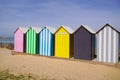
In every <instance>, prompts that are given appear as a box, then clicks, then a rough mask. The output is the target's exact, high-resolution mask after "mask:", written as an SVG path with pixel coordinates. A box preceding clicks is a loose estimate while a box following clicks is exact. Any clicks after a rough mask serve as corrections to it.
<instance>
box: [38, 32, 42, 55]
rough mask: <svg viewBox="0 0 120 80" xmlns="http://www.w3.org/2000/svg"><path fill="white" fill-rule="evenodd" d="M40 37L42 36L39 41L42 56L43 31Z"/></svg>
mask: <svg viewBox="0 0 120 80" xmlns="http://www.w3.org/2000/svg"><path fill="white" fill-rule="evenodd" d="M39 36H40V40H39V41H40V43H39V45H40V50H39V51H40V52H39V53H40V55H42V31H41V32H40V35H39Z"/></svg>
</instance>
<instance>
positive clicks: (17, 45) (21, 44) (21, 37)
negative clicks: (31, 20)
mask: <svg viewBox="0 0 120 80" xmlns="http://www.w3.org/2000/svg"><path fill="white" fill-rule="evenodd" d="M27 30H28V28H24V27H18V28H17V29H16V30H15V32H14V51H15V52H25V33H26V31H27Z"/></svg>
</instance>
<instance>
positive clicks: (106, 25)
mask: <svg viewBox="0 0 120 80" xmlns="http://www.w3.org/2000/svg"><path fill="white" fill-rule="evenodd" d="M105 27H110V28H112V29H113V30H115V31H116V32H118V33H120V32H119V29H118V30H117V29H116V28H114V27H112V26H111V25H110V24H108V23H107V24H105V25H104V26H103V27H102V28H101V29H99V30H98V31H97V32H96V34H97V33H99V32H100V31H101V30H103V29H104V28H105Z"/></svg>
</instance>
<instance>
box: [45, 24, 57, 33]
mask: <svg viewBox="0 0 120 80" xmlns="http://www.w3.org/2000/svg"><path fill="white" fill-rule="evenodd" d="M44 28H46V29H48V30H49V31H50V32H51V33H53V34H54V33H55V31H56V28H54V27H49V26H46V27H44Z"/></svg>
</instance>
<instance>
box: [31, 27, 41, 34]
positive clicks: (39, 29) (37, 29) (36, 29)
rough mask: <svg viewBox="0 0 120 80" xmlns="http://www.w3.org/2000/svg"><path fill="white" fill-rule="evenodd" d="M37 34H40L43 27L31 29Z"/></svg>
mask: <svg viewBox="0 0 120 80" xmlns="http://www.w3.org/2000/svg"><path fill="white" fill-rule="evenodd" d="M31 28H32V29H33V30H34V31H35V32H36V33H39V32H40V31H41V30H42V28H41V27H31Z"/></svg>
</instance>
